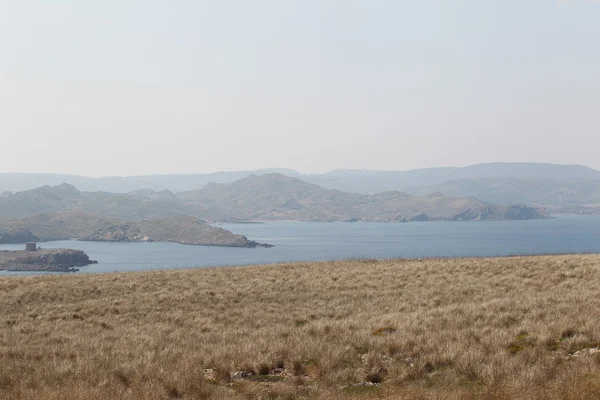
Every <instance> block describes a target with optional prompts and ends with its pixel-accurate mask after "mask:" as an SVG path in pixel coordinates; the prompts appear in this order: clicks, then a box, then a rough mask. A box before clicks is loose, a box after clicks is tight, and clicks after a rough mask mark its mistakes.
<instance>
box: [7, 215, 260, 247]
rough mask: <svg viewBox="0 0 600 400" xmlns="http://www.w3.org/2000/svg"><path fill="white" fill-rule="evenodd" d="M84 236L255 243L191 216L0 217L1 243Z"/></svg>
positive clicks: (211, 243) (104, 239)
mask: <svg viewBox="0 0 600 400" xmlns="http://www.w3.org/2000/svg"><path fill="white" fill-rule="evenodd" d="M24 239H26V240H25V241H50V240H68V239H75V240H84V241H95V242H148V241H156V242H175V243H181V244H191V245H203V246H227V247H255V246H257V245H259V244H258V243H256V242H253V241H249V240H248V239H247V238H246V237H245V236H243V235H235V234H233V233H231V232H230V231H228V230H225V229H223V228H219V227H215V226H211V225H208V224H206V223H204V222H203V221H200V220H198V219H196V218H194V217H190V216H184V215H179V216H171V217H163V218H157V219H147V220H142V221H124V220H120V219H118V218H107V217H102V216H99V215H96V214H90V213H85V212H81V211H65V212H54V213H44V214H38V215H34V216H32V217H26V218H14V219H11V218H2V217H0V243H21V242H23V241H24Z"/></svg>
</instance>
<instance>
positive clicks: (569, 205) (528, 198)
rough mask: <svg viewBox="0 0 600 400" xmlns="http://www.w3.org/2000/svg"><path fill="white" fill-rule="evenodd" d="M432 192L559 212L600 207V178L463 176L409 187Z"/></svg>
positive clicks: (411, 190)
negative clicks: (475, 177)
mask: <svg viewBox="0 0 600 400" xmlns="http://www.w3.org/2000/svg"><path fill="white" fill-rule="evenodd" d="M432 191H441V192H444V193H446V194H448V195H449V196H466V195H467V194H468V195H472V196H474V197H477V198H478V199H480V200H482V201H487V202H494V203H498V204H514V203H525V204H532V205H538V206H543V207H546V208H547V209H548V210H550V211H555V212H561V211H568V210H578V211H585V210H594V209H595V208H600V179H558V178H556V179H515V178H482V179H462V180H456V181H449V182H444V183H442V184H439V185H430V186H420V187H414V188H410V189H408V192H410V193H413V194H415V195H420V194H426V193H431V192H432Z"/></svg>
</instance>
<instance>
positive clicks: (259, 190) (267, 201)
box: [0, 173, 545, 222]
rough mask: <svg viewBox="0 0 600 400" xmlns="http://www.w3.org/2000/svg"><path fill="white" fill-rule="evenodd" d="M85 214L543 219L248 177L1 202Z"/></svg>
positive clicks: (24, 212) (51, 190)
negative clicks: (174, 188) (183, 187)
mask: <svg viewBox="0 0 600 400" xmlns="http://www.w3.org/2000/svg"><path fill="white" fill-rule="evenodd" d="M69 210H81V211H84V212H87V213H93V214H97V215H101V216H106V217H117V218H121V219H126V220H129V221H137V220H142V219H148V218H162V217H165V216H174V215H188V216H193V217H196V218H201V219H205V220H212V221H239V220H245V221H247V220H268V221H277V220H297V221H347V220H351V221H384V222H387V221H428V220H449V221H455V220H506V219H536V218H543V217H545V215H544V214H543V213H540V212H538V211H536V210H534V209H532V208H530V207H527V206H496V205H492V204H488V203H484V202H482V201H479V200H477V199H475V198H455V197H449V196H444V195H442V194H440V193H437V194H433V195H428V196H424V197H417V196H411V195H409V194H406V193H402V192H386V193H380V194H377V195H363V194H356V193H344V192H340V191H338V190H327V189H324V188H322V187H320V186H317V185H315V184H311V183H308V182H304V181H302V180H300V179H297V178H290V177H287V176H284V175H281V174H278V173H270V174H265V175H260V176H257V175H254V174H252V175H250V176H248V177H246V178H243V179H240V180H238V181H235V182H233V183H230V184H216V183H211V184H208V185H206V186H205V187H204V188H202V189H199V190H195V191H189V192H181V193H177V194H173V193H171V192H168V191H161V192H155V191H152V190H141V191H136V192H132V193H124V194H123V193H107V192H80V191H78V190H77V189H75V188H74V187H73V186H70V185H67V184H63V185H60V186H54V187H49V186H45V187H41V188H37V189H33V190H29V191H24V192H18V193H15V194H12V193H7V194H4V195H2V196H0V215H4V216H7V217H27V216H31V215H35V214H38V213H44V212H56V211H69Z"/></svg>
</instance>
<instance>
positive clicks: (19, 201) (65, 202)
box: [0, 184, 188, 221]
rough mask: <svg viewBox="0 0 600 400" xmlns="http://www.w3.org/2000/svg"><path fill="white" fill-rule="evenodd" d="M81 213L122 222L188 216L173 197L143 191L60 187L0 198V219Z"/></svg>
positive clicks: (164, 192) (3, 195)
mask: <svg viewBox="0 0 600 400" xmlns="http://www.w3.org/2000/svg"><path fill="white" fill-rule="evenodd" d="M68 210H82V211H85V212H89V213H94V214H98V215H102V216H106V217H113V218H122V219H125V220H130V221H131V220H141V219H145V218H160V217H165V216H170V215H177V214H188V213H187V212H186V207H185V205H183V204H180V202H179V200H178V199H177V197H175V195H173V193H171V192H168V191H161V192H155V191H152V190H143V191H137V192H132V193H108V192H80V191H79V190H77V189H76V188H75V187H73V186H71V185H68V184H62V185H58V186H42V187H39V188H36V189H32V190H26V191H23V192H17V193H10V192H5V193H3V194H2V195H0V215H3V216H7V217H17V218H18V217H27V216H31V215H35V214H40V213H47V212H55V211H68Z"/></svg>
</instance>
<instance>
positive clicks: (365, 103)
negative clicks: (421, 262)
mask: <svg viewBox="0 0 600 400" xmlns="http://www.w3.org/2000/svg"><path fill="white" fill-rule="evenodd" d="M0 51H1V53H0V172H60V173H73V174H82V175H89V176H100V175H133V174H152V173H190V172H198V173H202V172H211V171H216V170H240V169H254V168H261V167H288V168H294V169H297V170H300V171H302V172H322V171H326V170H330V169H335V168H369V169H390V170H404V169H413V168H421V167H433V166H450V165H453V166H462V165H468V164H473V163H478V162H486V161H542V162H554V163H578V164H585V165H588V166H591V167H594V168H600V156H599V155H600V2H599V1H594V0H579V1H577V0H571V1H567V0H564V1H557V0H489V1H488V0H485V1H482V0H470V1H467V0H452V1H450V0H438V1H428V0H411V1H404V0H395V1H392V0H390V1H378V0H364V1H352V0H337V1H329V0H314V1H313V0H298V1H286V0H272V1H261V0H255V1H246V0H239V1H227V0H219V1H214V0H211V1H200V0H194V1H192V0H189V1H185V0H178V1H172V0H163V1H153V0H139V1H133V0H128V1H123V0H102V1H81V0H77V1H76V0H52V1H50V0H37V1H32V0H18V1H15V0H0Z"/></svg>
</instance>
